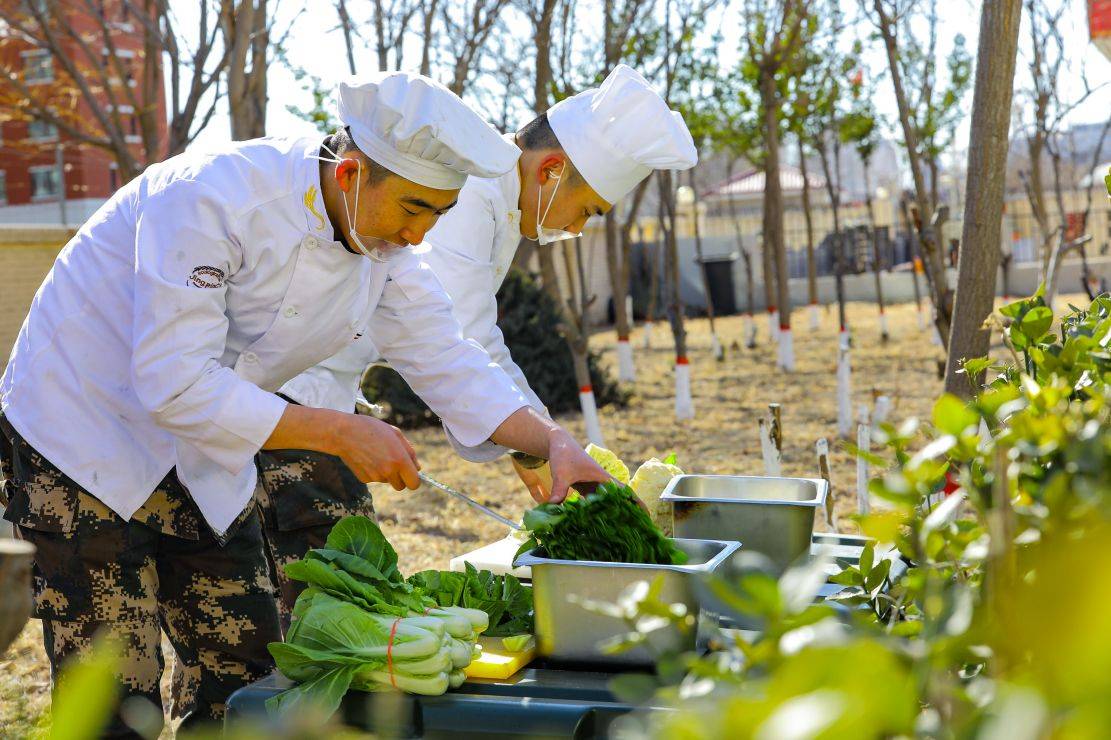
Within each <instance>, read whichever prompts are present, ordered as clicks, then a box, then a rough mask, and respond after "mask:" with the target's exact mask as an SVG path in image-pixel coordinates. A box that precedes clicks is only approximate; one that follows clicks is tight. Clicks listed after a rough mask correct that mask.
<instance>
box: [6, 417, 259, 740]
mask: <svg viewBox="0 0 1111 740" xmlns="http://www.w3.org/2000/svg"><path fill="white" fill-rule="evenodd" d="M0 460H2V461H3V474H4V477H5V478H7V482H6V483H5V491H6V494H7V497H8V499H9V502H10V503H9V506H8V510H7V512H6V513H5V518H7V519H8V520H9V521H12V522H13V523H14V524H15V525H16V533H17V535H18V536H19V537H20V538H21V539H25V540H27V541H29V542H31V543H33V544H34V545H35V547H36V548H37V552H36V554H35V561H34V568H33V579H34V586H33V587H34V599H35V616H37V617H39V618H40V619H42V624H43V638H44V642H45V647H46V652H47V655H48V656H49V658H50V667H51V676H52V679H53V680H55V681H56V680H57V677H58V672H59V670H60V669H61V668H62V667H63V665H64V664H65V662H66V661H67V660H69V659H71V658H74V657H79V656H80V655H81V653H82V652H84V651H86V650H88V648H89V646H90V644H91V641H92V640H93V638H94V636H95V635H97V634H99V633H104V632H107V633H108V634H109V635H111V636H112V637H114V638H115V639H116V640H117V641H118V643H119V644H120V645H121V648H122V661H121V670H120V673H119V681H120V685H121V689H122V690H121V701H120V709H119V711H118V712H117V715H116V716H115V717H114V719H113V721H112V724H111V726H110V727H109V728H108V729H107V730H106V732H105V736H106V737H138V736H141V735H140V733H138V732H136V730H135V728H133V727H130V726H128V724H127V722H126V721H125V719H124V718H125V717H135V716H143V715H149V716H151V717H156V718H157V721H158V722H159V723H160V722H161V717H162V712H161V711H160V708H161V706H162V701H161V696H160V694H159V679H160V677H161V675H162V669H163V665H164V663H163V655H162V650H161V644H160V634H161V631H162V630H165V633H166V635H167V636H168V638H169V641H170V643H171V645H172V646H173V649H174V653H175V654H176V657H177V666H179V667H180V669H181V670H178V671H175V675H174V681H173V688H172V698H171V716H173V717H175V718H179V717H180V718H184V722H183V724H182V726H183V727H194V726H196V725H198V724H205V723H207V722H209V721H217V722H218V721H220V720H221V719H222V718H223V714H224V702H225V701H226V700H227V697H228V696H229V695H230V694H231V693H232V692H233V691H235V690H236V689H238V688H240V687H241V686H244V685H246V684H247V683H250V682H252V681H255V680H258V679H259V678H262V677H263V676H265V675H266V674H268V673H269V672H270V671H272V670H273V667H274V664H273V661H272V659H271V657H270V655H269V653H268V652H267V650H266V644H267V643H268V642H271V641H274V640H279V639H281V635H280V629H279V624H278V614H277V610H276V609H275V606H274V592H273V590H272V587H271V585H270V577H269V570H268V565H267V562H266V559H265V557H264V555H263V549H262V527H261V524H260V521H259V517H258V513H257V511H256V509H255V507H253V506H252V507H249V509H248V510H247V511H245V512H244V514H243V515H241V516H240V518H239V520H238V521H237V522H236V524H235V525H233V527H232V529H230V530H229V532H228V533H227V535H226V542H225V544H224V545H223V546H221V545H220V543H219V542H218V541H217V539H216V537H215V536H214V535H213V533H212V532H211V530H210V529H209V528H208V526H207V524H206V523H205V522H204V520H203V518H202V517H201V514H200V512H199V511H198V510H197V508H196V505H195V504H194V503H193V500H192V499H191V498H190V497H189V495H188V493H187V492H186V491H185V489H184V488H183V487H182V486H181V484H180V483H179V482H178V480H177V477H176V475H174V474H173V473H172V472H171V474H170V475H168V476H167V477H166V478H165V479H164V480H163V481H162V483H161V484H160V485H159V486H158V489H157V490H156V491H155V492H154V493H153V494H152V495H151V497H150V499H149V500H148V501H147V503H146V505H144V507H143V509H141V510H140V512H139V513H137V514H136V515H135V518H134V519H132V520H131V521H129V522H125V521H124V520H123V519H121V518H120V517H119V516H118V515H117V514H115V513H114V512H113V511H112V510H111V509H109V508H108V507H107V506H105V505H104V504H103V503H101V502H100V501H99V500H98V499H96V498H95V497H93V496H92V495H91V494H89V493H88V492H87V491H85V490H83V489H81V488H80V487H79V486H78V485H77V484H76V483H74V482H73V481H71V480H70V479H69V478H67V477H66V476H65V475H64V474H62V473H61V472H60V471H58V469H57V468H55V467H54V466H53V465H52V464H51V463H50V462H49V461H47V460H46V459H44V458H43V457H42V456H41V455H39V454H38V453H37V452H36V451H35V450H34V449H32V448H31V447H30V446H29V445H28V444H27V443H26V442H25V441H24V440H23V439H22V438H20V436H19V434H18V433H17V432H15V430H14V429H12V427H11V426H10V424H8V423H7V422H6V420H5V419H4V418H3V416H0ZM144 701H146V702H150V703H151V704H152V705H153V706H154V707H156V708H159V711H156V712H149V711H148V712H145V713H144V712H139V713H136V711H135V704H136V703H142V702H144ZM150 732H151V728H149V727H147V728H144V731H143V732H142V733H141V734H142V735H144V736H150ZM153 733H154V735H157V734H158V727H154V728H153Z"/></svg>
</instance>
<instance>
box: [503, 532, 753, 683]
mask: <svg viewBox="0 0 1111 740" xmlns="http://www.w3.org/2000/svg"><path fill="white" fill-rule="evenodd" d="M673 541H674V542H675V545H676V546H677V547H678V548H679V549H680V550H682V551H683V552H685V553H686V554H687V557H688V560H687V563H686V564H684V565H643V564H639V563H601V562H596V561H590V560H551V559H549V558H545V557H541V556H539V555H537V554H536V550H529V551H528V552H526V553H524V554H522V555H521V556H520V557H518V558H517V559H516V560H515V561H514V563H513V565H514V566H515V567H529V568H531V569H532V598H533V605H534V608H535V622H536V642H537V649H538V652H539V653H540V655H542V656H545V657H549V658H552V659H553V660H556V661H565V662H569V663H590V664H595V665H648V664H651V663H653V662H655V661H654V658H653V652H652V651H650V650H648V649H647V648H645V647H637V648H634V649H633V650H629V651H627V652H624V653H622V654H620V655H605V654H604V653H603V652H602V650H601V649H600V647H599V645H600V643H603V642H605V641H606V640H609V639H611V638H614V637H617V636H619V635H622V634H625V633H626V632H628V631H629V629H630V628H629V625H627V624H626V623H625V622H624V620H622V619H619V618H617V617H611V616H606V615H604V614H598V613H596V612H594V611H590V610H587V609H585V608H584V607H583V606H582V604H581V603H579V602H580V601H581V600H588V601H595V602H599V603H603V604H616V603H617V602H618V600H619V599H620V597H621V594H622V592H623V591H625V589H627V588H628V587H629V586H631V585H633V584H634V583H637V582H638V581H648V582H652V581H653V580H654V579H656V578H657V577H661V576H662V578H663V588H662V591H661V594H660V598H661V599H662V600H663V601H664V602H666V603H669V604H684V605H685V606H686V608H687V613H688V614H691V615H692V616H693V617H694V618H695V623H696V624H697V622H698V618H699V606H698V600H697V599H696V598H695V596H694V584H693V581H694V579H697V578H701V577H704V576H705V575H707V574H710V573H713V572H714V571H716V570H717V569H718V568H719V567H721V566H722V564H724V563H725V562H726V561H728V560H729V558H730V557H731V556H732V555H733V553H734V552H736V551H737V549H738V548H739V547H740V546H741V545H740V543H739V542H719V541H713V540H687V539H678V538H677V539H675V540H673ZM568 597H572V599H573V600H569V599H568ZM695 639H696V629H695V628H693V627H692V629H691V630H689V631H688V632H686V633H683V632H682V631H680V630H678V629H674V628H665V629H660V630H657V631H654V632H652V633H650V636H649V642H650V644H651V645H652V647H653V648H654V649H656V650H662V649H679V650H691V649H694V647H695Z"/></svg>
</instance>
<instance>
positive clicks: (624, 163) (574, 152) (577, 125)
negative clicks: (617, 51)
mask: <svg viewBox="0 0 1111 740" xmlns="http://www.w3.org/2000/svg"><path fill="white" fill-rule="evenodd" d="M548 123H549V124H550V125H551V127H552V132H553V133H555V135H556V138H557V139H559V143H560V145H561V146H562V147H563V151H565V152H567V156H568V157H570V158H571V162H572V164H574V165H575V169H577V170H578V171H579V172H580V173H581V174H582V176H583V178H584V179H585V180H586V182H587V184H589V185H590V187H592V188H594V190H595V191H596V192H597V193H598V195H600V196H602V197H603V198H604V199H605V200H606V202H607V203H617V202H618V201H619V200H621V199H622V198H623V197H625V196H626V195H627V194H628V193H629V192H630V191H631V190H632V189H633V188H634V187H636V185H637V183H639V182H640V181H641V180H643V179H644V178H645V177H648V175H649V174H650V173H651V172H652V170H686V169H690V168H691V167H694V165H695V164H696V163H697V162H698V152H697V151H695V148H694V139H693V138H691V132H690V131H688V130H687V124H686V123H684V122H683V117H682V116H681V115H679V114H678V113H676V112H675V111H673V110H671V109H669V108H668V107H667V103H665V102H664V99H663V98H661V97H660V95H659V93H657V92H656V91H655V90H653V89H652V87H651V86H650V85H649V84H648V81H647V80H646V79H644V77H642V76H641V75H640V73H639V72H637V71H636V70H634V69H633V68H632V67H629V66H627V65H624V64H619V65H617V67H615V68H614V70H613V71H612V72H610V75H609V77H607V78H606V80H605V82H603V83H602V84H601V85H600V86H599V87H596V88H592V89H590V90H584V91H583V92H581V93H579V94H578V95H575V96H572V97H570V98H567V99H565V100H561V101H560V102H558V103H556V104H555V105H554V106H552V107H551V108H549V109H548Z"/></svg>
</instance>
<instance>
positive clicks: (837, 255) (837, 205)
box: [818, 142, 849, 332]
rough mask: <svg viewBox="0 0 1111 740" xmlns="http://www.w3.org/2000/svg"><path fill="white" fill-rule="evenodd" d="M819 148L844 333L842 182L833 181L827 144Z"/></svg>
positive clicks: (838, 304) (847, 328)
mask: <svg viewBox="0 0 1111 740" xmlns="http://www.w3.org/2000/svg"><path fill="white" fill-rule="evenodd" d="M819 144H820V145H819V146H818V158H819V159H820V160H821V162H822V174H823V175H825V178H826V194H827V195H828V196H829V208H830V211H831V212H832V213H833V274H834V276H835V277H834V280H835V284H836V286H837V321H838V324H839V326H840V327H841V331H842V332H847V331H848V330H849V320H848V318H847V317H846V316H845V259H844V248H843V244H842V239H841V193H840V182H839V180H837V181H835V180H834V179H833V173H832V172H831V171H830V167H829V153H828V152H826V147H825V142H820V143H819Z"/></svg>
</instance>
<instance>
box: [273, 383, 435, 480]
mask: <svg viewBox="0 0 1111 740" xmlns="http://www.w3.org/2000/svg"><path fill="white" fill-rule="evenodd" d="M263 449H267V450H281V449H294V450H315V451H316V452H324V453H327V454H329V455H335V456H337V457H339V458H340V459H341V460H343V461H344V463H346V464H347V467H349V468H351V470H352V472H354V473H355V476H356V477H357V478H358V479H359V480H360V481H362V482H364V483H389V484H390V485H391V486H393V487H394V490H396V491H400V490H402V489H405V488H408V489H410V490H416V489H417V488H420V478H419V477H418V476H417V471H419V470H420V463H419V462H418V461H417V453H416V451H415V450H414V449H413V446H412V445H411V444H409V440H407V439H405V435H404V434H402V433H401V430H400V429H398V428H397V427H395V426H392V425H390V424H387V423H386V422H384V421H381V420H379V419H374V418H372V417H369V416H356V415H355V414H345V413H342V412H340V411H332V410H329V409H314V408H310V407H308V406H298V405H296V404H292V403H291V404H289V405H288V406H286V409H285V412H284V413H283V414H282V418H281V419H280V420H279V421H278V425H277V426H276V427H275V428H274V431H273V432H272V433H271V434H270V438H269V439H267V440H266V444H264V445H263Z"/></svg>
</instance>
